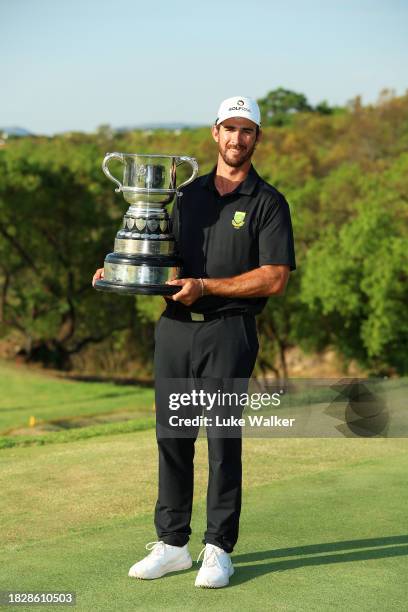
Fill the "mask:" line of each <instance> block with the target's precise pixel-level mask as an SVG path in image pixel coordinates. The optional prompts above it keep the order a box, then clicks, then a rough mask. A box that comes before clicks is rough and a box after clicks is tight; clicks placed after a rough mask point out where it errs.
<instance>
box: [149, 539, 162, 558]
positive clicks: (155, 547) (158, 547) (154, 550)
mask: <svg viewBox="0 0 408 612" xmlns="http://www.w3.org/2000/svg"><path fill="white" fill-rule="evenodd" d="M145 548H146V550H150V551H151V553H150V554H151V555H155V556H159V555H161V554H162V553H163V552H164V542H162V541H161V540H160V541H159V542H148V543H147V544H146V546H145Z"/></svg>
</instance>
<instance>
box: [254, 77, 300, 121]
mask: <svg viewBox="0 0 408 612" xmlns="http://www.w3.org/2000/svg"><path fill="white" fill-rule="evenodd" d="M258 104H259V108H260V111H261V117H262V122H263V125H264V126H267V125H275V126H279V125H286V124H288V123H289V122H290V119H291V115H293V113H299V112H311V111H312V107H311V106H310V104H309V103H308V101H307V99H306V96H304V95H303V94H300V93H296V92H295V91H290V90H289V89H283V87H279V88H278V89H274V90H273V91H270V92H269V93H268V94H266V96H265V98H261V99H260V100H258Z"/></svg>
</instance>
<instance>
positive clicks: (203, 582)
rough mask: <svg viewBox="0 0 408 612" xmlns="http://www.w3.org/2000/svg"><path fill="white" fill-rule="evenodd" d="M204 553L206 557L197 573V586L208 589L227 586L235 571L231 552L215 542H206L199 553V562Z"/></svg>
mask: <svg viewBox="0 0 408 612" xmlns="http://www.w3.org/2000/svg"><path fill="white" fill-rule="evenodd" d="M203 553H204V559H203V563H202V565H201V568H200V571H199V572H198V574H197V578H196V581H195V586H196V587H204V588H207V589H219V588H220V587H224V586H227V585H228V583H229V579H230V576H232V574H233V573H234V567H233V565H232V562H231V559H230V556H229V554H228V553H226V552H225V550H222V548H219V547H218V546H215V545H214V544H206V545H205V548H203V550H202V551H201V552H200V554H199V555H198V559H197V563H198V561H199V560H200V557H201V555H202V554H203Z"/></svg>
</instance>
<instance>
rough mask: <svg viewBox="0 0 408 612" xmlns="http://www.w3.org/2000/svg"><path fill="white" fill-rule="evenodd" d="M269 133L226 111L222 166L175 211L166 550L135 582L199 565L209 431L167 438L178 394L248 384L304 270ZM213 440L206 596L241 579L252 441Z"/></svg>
mask: <svg viewBox="0 0 408 612" xmlns="http://www.w3.org/2000/svg"><path fill="white" fill-rule="evenodd" d="M260 124H261V121H260V111H259V107H258V105H257V103H256V102H255V100H253V99H251V98H246V97H244V96H237V97H234V98H228V99H227V100H224V101H223V102H222V103H221V105H220V107H219V110H218V116H217V119H216V121H215V125H214V126H213V127H212V135H213V138H214V140H215V142H216V143H217V144H218V160H217V165H216V167H215V168H214V170H213V171H212V172H211V173H210V174H208V175H206V176H202V177H199V178H198V179H196V180H195V181H194V182H193V183H191V184H190V185H188V186H186V187H184V189H183V196H182V197H181V198H180V199H179V200H178V202H177V205H175V207H174V209H173V215H172V216H173V230H174V233H175V236H176V239H177V242H178V246H179V250H180V254H181V257H182V260H183V270H182V278H180V279H177V280H173V281H169V283H170V284H172V285H174V286H178V287H180V291H178V292H177V293H175V294H174V295H173V296H171V297H170V298H166V301H167V307H166V310H165V311H164V313H163V314H162V316H161V318H160V320H159V322H158V324H157V327H156V335H155V340H156V345H155V359H154V361H155V385H156V412H157V423H158V425H157V442H158V448H159V494H158V500H157V503H156V510H155V526H156V530H157V534H158V536H159V541H158V542H152V543H150V544H148V545H147V546H146V548H147V549H148V550H151V552H150V554H149V555H148V556H147V557H145V558H144V559H142V561H139V562H138V563H135V564H134V565H133V566H132V567H131V568H130V570H129V576H132V577H136V578H142V579H153V578H159V577H162V576H164V575H165V574H167V573H169V572H172V571H177V570H181V569H187V568H189V567H191V565H192V560H191V556H190V553H189V551H188V544H187V543H188V540H189V536H190V534H191V529H190V519H191V509H192V499H193V458H194V443H195V437H196V434H197V429H196V430H195V432H194V435H192V434H191V433H190V434H189V435H187V436H182V435H181V434H180V435H177V434H175V435H168V433H166V428H165V427H163V423H165V422H166V419H167V422H168V416H169V390H170V389H173V390H174V388H177V385H179V387H178V389H179V390H180V391H185V390H186V388H184V387H183V385H187V386H188V384H189V382H188V381H193V386H194V381H196V382H197V386H200V385H203V384H206V381H207V382H208V381H217V380H218V381H219V380H221V381H224V380H244V381H245V380H248V379H249V378H250V376H251V374H252V371H253V368H254V365H255V360H256V356H257V352H258V339H257V332H256V322H255V315H257V314H259V313H260V312H261V311H262V309H263V307H264V306H265V304H266V301H267V298H268V297H269V296H271V295H281V294H282V293H283V292H284V290H285V287H286V283H287V281H288V277H289V272H290V270H294V269H295V267H296V265H295V255H294V246H293V234H292V225H291V219H290V212H289V207H288V204H287V202H286V200H285V198H284V197H283V195H282V194H280V193H279V192H278V191H277V190H276V189H275V188H274V187H272V186H271V185H268V184H267V183H266V182H265V181H263V180H262V179H261V178H260V177H259V176H258V174H257V173H256V171H255V169H254V168H253V166H252V164H251V159H252V155H253V153H254V151H255V147H256V145H257V143H258V142H259V141H260V139H261V131H260ZM101 272H102V271H101V270H98V271H97V272H96V274H95V276H94V279H96V278H99V277H100V276H101ZM171 381H178V382H177V384H176V386H172V385H171ZM190 391H191V388H190ZM190 432H191V430H190ZM207 440H208V456H209V480H208V490H207V530H206V532H205V535H204V539H203V543H204V544H205V549H203V551H202V552H204V558H203V563H202V566H201V568H200V571H199V572H198V575H197V578H196V581H195V585H196V586H198V587H210V588H218V587H223V586H226V585H228V583H229V578H230V576H231V575H232V574H233V572H234V570H233V566H232V562H231V559H230V556H229V555H230V553H231V552H232V550H233V548H234V545H235V543H236V541H237V538H238V526H239V516H240V510H241V486H242V467H241V448H242V440H241V437H240V435H238V436H226V437H219V436H214V435H210V432H209V431H208V435H207Z"/></svg>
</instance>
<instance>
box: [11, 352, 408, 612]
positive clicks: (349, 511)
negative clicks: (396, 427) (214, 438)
mask: <svg viewBox="0 0 408 612" xmlns="http://www.w3.org/2000/svg"><path fill="white" fill-rule="evenodd" d="M0 374H1V379H0V391H1V400H0V419H1V433H2V437H1V438H0V441H2V448H1V449H0V461H1V471H0V478H1V483H0V486H1V491H2V495H1V498H0V500H1V501H0V504H1V517H2V518H1V527H2V529H1V534H2V538H1V548H2V550H1V560H2V563H1V569H0V575H1V578H0V590H1V591H19V592H26V591H30V592H40V591H46V592H75V594H76V606H75V608H76V609H77V610H81V611H88V610H97V611H110V610H121V611H124V612H126V611H128V610H129V611H130V610H136V609H140V610H161V609H166V610H193V609H196V610H220V609H224V608H225V609H228V610H243V609H255V610H265V609H266V610H279V611H280V610H282V611H283V610H288V611H296V612H297V611H299V610H302V611H303V610H307V611H309V610H313V611H315V610H316V611H320V610H321V611H325V610H330V609H337V610H367V611H369V610H370V611H371V610H384V611H386V610H404V609H407V605H408V592H407V586H406V575H407V571H408V562H407V553H408V524H407V511H406V508H407V503H408V492H407V487H406V474H407V471H408V454H407V443H406V439H403V438H392V439H391V438H388V439H387V438H371V439H367V438H326V439H324V438H316V439H313V438H292V439H285V438H278V439H245V440H244V500H243V509H242V520H241V531H240V539H239V542H238V545H237V547H236V549H235V550H234V552H233V554H232V560H233V563H234V566H235V574H234V576H233V577H232V578H231V583H230V586H229V587H228V588H225V589H218V590H214V589H212V590H209V589H197V588H195V587H194V579H195V575H196V571H197V569H198V565H197V564H195V563H194V564H193V567H192V568H191V569H190V570H187V571H184V572H178V573H174V574H170V575H169V576H167V577H165V578H163V579H160V580H153V581H140V580H135V579H132V578H129V577H128V576H127V572H128V569H129V567H130V566H131V565H132V564H133V563H135V562H136V561H137V560H138V559H140V558H142V557H143V556H144V554H146V551H145V549H144V546H145V544H146V543H147V542H150V541H153V540H155V539H156V534H155V531H154V526H153V520H152V511H153V508H154V504H155V498H156V481H157V457H156V448H155V434H154V427H153V424H154V413H153V391H152V389H149V388H141V387H137V386H122V385H117V384H114V383H99V382H92V383H90V382H89V383H87V382H83V381H73V380H64V379H60V378H57V377H52V376H48V375H45V374H43V373H41V372H39V371H33V370H29V369H28V368H25V367H24V366H22V367H20V368H17V367H14V366H10V365H5V364H2V365H1V367H0ZM115 416H116V418H115ZM32 417H34V420H33V419H32ZM30 418H31V427H28V423H29V421H30ZM196 447H197V450H196V459H195V469H196V480H195V505H194V510H193V522H192V529H193V535H192V538H191V542H190V551H191V554H192V557H193V558H194V559H196V558H197V556H198V554H199V552H200V550H201V548H202V543H201V538H202V533H203V531H204V528H205V494H206V481H207V448H206V441H205V439H203V438H200V439H199V440H198V441H197V444H196ZM36 607H37V608H38V607H40V608H42V607H46V608H47V609H60V608H61V606H56V605H53V604H48V605H47V606H36ZM5 609H6V608H5ZM7 609H19V610H23V609H27V610H28V609H32V606H24V605H19V606H14V607H12V606H8V607H7Z"/></svg>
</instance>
